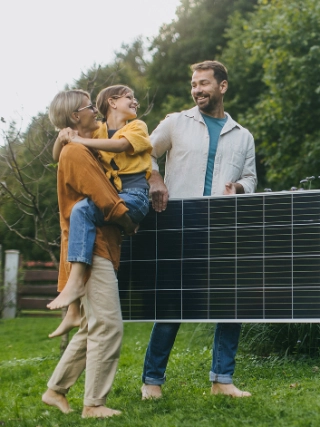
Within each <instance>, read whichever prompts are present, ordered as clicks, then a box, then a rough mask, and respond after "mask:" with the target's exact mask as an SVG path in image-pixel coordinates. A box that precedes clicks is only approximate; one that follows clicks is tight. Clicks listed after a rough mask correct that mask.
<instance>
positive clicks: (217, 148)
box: [141, 61, 257, 399]
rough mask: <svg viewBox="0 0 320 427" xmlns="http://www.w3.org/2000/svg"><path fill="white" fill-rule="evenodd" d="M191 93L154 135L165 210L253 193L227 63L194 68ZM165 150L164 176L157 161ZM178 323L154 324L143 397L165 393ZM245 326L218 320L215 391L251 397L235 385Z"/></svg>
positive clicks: (250, 162) (160, 206) (245, 135)
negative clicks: (177, 203)
mask: <svg viewBox="0 0 320 427" xmlns="http://www.w3.org/2000/svg"><path fill="white" fill-rule="evenodd" d="M191 69H192V71H193V75H192V80H191V94H192V97H193V100H194V102H195V103H196V106H195V107H193V108H191V109H190V110H187V111H182V112H180V113H173V114H169V115H168V116H167V117H166V118H165V120H163V121H162V122H161V123H160V124H159V126H158V127H157V128H156V129H155V130H154V131H153V133H152V134H151V142H152V146H153V151H152V154H151V155H152V159H153V171H152V175H151V178H150V180H149V183H150V194H151V196H152V205H153V208H154V209H155V210H156V211H157V212H161V211H163V210H165V209H166V206H167V202H168V198H169V197H171V198H180V199H185V198H191V197H199V196H211V195H231V194H240V193H252V192H254V190H255V188H256V184H257V178H256V165H255V147H254V140H253V137H252V135H251V134H250V133H249V132H248V130H247V129H244V128H243V127H242V126H240V125H239V124H238V123H237V122H235V121H234V120H233V119H232V118H231V117H230V115H229V114H227V113H225V111H224V106H223V96H224V94H225V93H226V91H227V89H228V74H227V69H226V68H225V66H224V65H223V64H221V63H219V62H217V61H204V62H202V63H199V64H194V65H192V66H191ZM164 153H166V156H167V157H166V167H165V179H164V181H163V179H162V177H161V175H160V174H159V167H158V164H157V159H158V158H160V157H161V156H162V155H163V154H164ZM179 327H180V324H179V323H155V324H154V327H153V330H152V333H151V337H150V342H149V345H148V349H147V352H146V356H145V362H144V369H143V375H142V380H143V386H142V388H141V391H142V399H149V398H159V397H161V396H162V391H161V385H162V384H163V383H164V382H165V370H166V366H167V363H168V359H169V354H170V351H171V349H172V347H173V344H174V340H175V337H176V335H177V332H178V329H179ZM240 330H241V324H237V323H227V324H224V323H219V324H217V327H216V331H215V338H214V345H213V357H212V368H211V371H210V381H211V382H212V388H211V393H212V394H219V393H221V394H226V395H230V396H232V397H245V396H251V394H250V393H249V392H246V391H241V390H239V389H238V388H237V387H235V386H234V385H233V383H232V376H233V373H234V368H235V355H236V352H237V348H238V342H239V336H240Z"/></svg>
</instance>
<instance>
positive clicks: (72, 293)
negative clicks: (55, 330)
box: [47, 198, 103, 310]
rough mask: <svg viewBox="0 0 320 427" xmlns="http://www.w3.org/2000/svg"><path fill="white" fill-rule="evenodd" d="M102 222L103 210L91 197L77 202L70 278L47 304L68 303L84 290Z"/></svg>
mask: <svg viewBox="0 0 320 427" xmlns="http://www.w3.org/2000/svg"><path fill="white" fill-rule="evenodd" d="M102 224H103V213H102V212H101V211H100V210H99V209H98V208H97V207H96V206H95V204H94V203H93V202H92V200H90V199H89V198H85V199H83V200H80V201H79V202H78V203H76V204H75V205H74V206H73V208H72V211H71V215H70V228H69V245H68V261H69V262H71V263H72V268H71V272H70V276H69V279H68V281H67V283H66V286H65V288H64V289H63V291H62V292H61V293H60V295H59V296H58V297H57V298H55V299H54V300H53V301H52V302H51V303H50V304H48V305H47V307H48V308H50V310H57V309H59V308H62V307H67V306H68V305H70V304H71V303H72V302H74V301H75V300H77V299H78V298H81V297H82V296H83V295H84V293H85V289H84V275H85V271H86V268H87V265H91V263H92V253H93V247H94V242H95V238H96V226H100V225H102Z"/></svg>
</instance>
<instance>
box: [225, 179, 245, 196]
mask: <svg viewBox="0 0 320 427" xmlns="http://www.w3.org/2000/svg"><path fill="white" fill-rule="evenodd" d="M243 193H244V189H243V187H242V185H241V184H238V183H237V182H227V183H226V185H225V189H224V192H223V195H224V196H230V195H232V194H243Z"/></svg>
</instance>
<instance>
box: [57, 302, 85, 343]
mask: <svg viewBox="0 0 320 427" xmlns="http://www.w3.org/2000/svg"><path fill="white" fill-rule="evenodd" d="M80 322H81V312H80V301H79V300H76V301H74V302H73V303H71V304H70V305H69V307H68V310H67V313H66V315H65V317H64V318H63V319H62V322H61V323H60V325H59V326H58V327H57V329H56V330H55V331H54V332H52V333H51V334H49V338H54V337H59V336H60V335H63V334H67V333H68V332H69V331H71V329H73V328H77V327H79V326H80Z"/></svg>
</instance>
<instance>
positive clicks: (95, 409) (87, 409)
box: [82, 406, 121, 418]
mask: <svg viewBox="0 0 320 427" xmlns="http://www.w3.org/2000/svg"><path fill="white" fill-rule="evenodd" d="M114 415H121V411H117V410H116V409H110V408H106V407H105V406H84V407H83V411H82V418H109V417H113V416H114Z"/></svg>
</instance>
